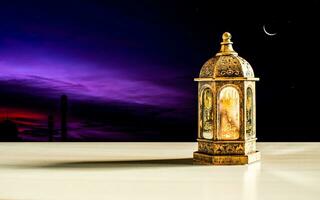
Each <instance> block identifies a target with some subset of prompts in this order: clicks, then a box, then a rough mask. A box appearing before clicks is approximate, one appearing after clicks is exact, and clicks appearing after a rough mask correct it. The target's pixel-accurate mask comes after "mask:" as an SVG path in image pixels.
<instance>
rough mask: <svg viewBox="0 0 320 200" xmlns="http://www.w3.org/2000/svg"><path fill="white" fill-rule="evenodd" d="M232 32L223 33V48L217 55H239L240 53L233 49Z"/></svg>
mask: <svg viewBox="0 0 320 200" xmlns="http://www.w3.org/2000/svg"><path fill="white" fill-rule="evenodd" d="M231 37H232V36H231V34H230V33H229V32H224V33H223V35H222V42H221V43H220V44H221V49H220V52H219V53H217V56H221V55H230V54H233V55H237V54H238V53H237V52H235V51H234V50H233V47H232V44H233V42H231Z"/></svg>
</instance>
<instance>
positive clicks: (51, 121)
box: [48, 113, 54, 142]
mask: <svg viewBox="0 0 320 200" xmlns="http://www.w3.org/2000/svg"><path fill="white" fill-rule="evenodd" d="M53 134H54V116H53V114H52V113H50V114H49V115H48V139H49V142H52V141H53Z"/></svg>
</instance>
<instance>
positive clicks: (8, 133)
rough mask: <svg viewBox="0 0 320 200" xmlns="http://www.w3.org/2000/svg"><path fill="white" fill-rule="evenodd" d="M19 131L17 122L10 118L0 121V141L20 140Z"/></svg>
mask: <svg viewBox="0 0 320 200" xmlns="http://www.w3.org/2000/svg"><path fill="white" fill-rule="evenodd" d="M18 135H19V131H18V128H17V125H16V123H14V122H13V121H12V120H10V119H8V118H7V119H5V120H4V121H2V122H0V141H2V142H18V141H20V138H19V137H18Z"/></svg>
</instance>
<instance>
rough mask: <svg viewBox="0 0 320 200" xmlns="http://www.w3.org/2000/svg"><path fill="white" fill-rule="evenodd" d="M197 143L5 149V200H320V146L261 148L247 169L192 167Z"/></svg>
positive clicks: (0, 150) (0, 147) (1, 149)
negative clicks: (255, 160) (257, 156)
mask: <svg viewBox="0 0 320 200" xmlns="http://www.w3.org/2000/svg"><path fill="white" fill-rule="evenodd" d="M196 148H197V145H196V143H0V200H13V199H14V200H46V199H49V200H51V199H56V200H63V199H68V200H69V199H75V200H82V199H85V200H94V199H99V200H100V199H110V200H116V199H126V200H136V199H137V200H138V199H139V200H143V199H148V200H158V199H159V200H171V199H174V200H178V199H183V200H189V199H190V200H200V199H205V200H213V199H214V200H216V199H246V200H250V199H268V200H269V199H290V200H294V199H299V200H301V199H303V200H307V199H320V143H258V149H259V150H260V151H261V153H262V160H261V161H260V162H257V163H253V164H251V165H245V166H197V165H192V152H193V151H194V150H196Z"/></svg>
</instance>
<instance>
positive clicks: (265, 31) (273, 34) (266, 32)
mask: <svg viewBox="0 0 320 200" xmlns="http://www.w3.org/2000/svg"><path fill="white" fill-rule="evenodd" d="M262 28H263V31H264V33H265V34H267V35H269V36H275V35H277V33H269V32H268V31H267V30H266V25H263V27H262Z"/></svg>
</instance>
